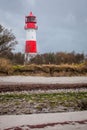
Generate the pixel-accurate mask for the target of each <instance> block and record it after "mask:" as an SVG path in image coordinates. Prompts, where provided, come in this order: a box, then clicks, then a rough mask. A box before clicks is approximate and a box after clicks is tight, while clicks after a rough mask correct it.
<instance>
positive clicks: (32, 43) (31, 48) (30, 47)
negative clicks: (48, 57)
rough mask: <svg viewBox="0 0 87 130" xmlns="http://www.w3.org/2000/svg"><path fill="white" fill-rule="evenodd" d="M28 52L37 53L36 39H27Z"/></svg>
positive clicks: (26, 49)
mask: <svg viewBox="0 0 87 130" xmlns="http://www.w3.org/2000/svg"><path fill="white" fill-rule="evenodd" d="M25 52H26V53H37V47H36V41H26V46H25Z"/></svg>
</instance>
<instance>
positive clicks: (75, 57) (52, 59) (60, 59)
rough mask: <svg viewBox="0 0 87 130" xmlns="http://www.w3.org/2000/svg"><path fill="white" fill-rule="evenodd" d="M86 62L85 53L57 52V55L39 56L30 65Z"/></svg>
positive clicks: (46, 54)
mask: <svg viewBox="0 0 87 130" xmlns="http://www.w3.org/2000/svg"><path fill="white" fill-rule="evenodd" d="M84 61H86V57H85V55H84V54H83V53H75V52H74V51H73V52H71V53H67V52H57V53H45V54H38V55H37V56H35V57H34V58H32V59H31V60H30V63H36V64H57V65H60V64H66V63H67V64H73V63H75V64H79V63H82V62H84Z"/></svg>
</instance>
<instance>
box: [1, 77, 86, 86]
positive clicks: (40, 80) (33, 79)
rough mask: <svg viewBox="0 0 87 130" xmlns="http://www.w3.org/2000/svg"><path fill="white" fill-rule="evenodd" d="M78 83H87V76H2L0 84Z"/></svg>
mask: <svg viewBox="0 0 87 130" xmlns="http://www.w3.org/2000/svg"><path fill="white" fill-rule="evenodd" d="M7 83H26V84H31V83H33V84H77V83H87V77H83V76H81V77H39V76H1V77H0V84H7Z"/></svg>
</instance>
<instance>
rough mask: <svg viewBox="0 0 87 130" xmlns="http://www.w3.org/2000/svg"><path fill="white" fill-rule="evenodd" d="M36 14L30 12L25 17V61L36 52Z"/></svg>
mask: <svg viewBox="0 0 87 130" xmlns="http://www.w3.org/2000/svg"><path fill="white" fill-rule="evenodd" d="M36 24H37V21H36V16H34V15H33V13H32V12H30V14H29V15H28V16H26V17H25V30H26V41H25V62H28V61H29V60H30V58H31V57H34V56H35V55H36V54H37V42H36V30H37V28H38V27H37V25H36Z"/></svg>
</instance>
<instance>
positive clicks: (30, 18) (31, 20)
mask: <svg viewBox="0 0 87 130" xmlns="http://www.w3.org/2000/svg"><path fill="white" fill-rule="evenodd" d="M35 21H36V19H35V17H27V20H26V22H35Z"/></svg>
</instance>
